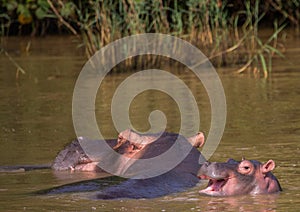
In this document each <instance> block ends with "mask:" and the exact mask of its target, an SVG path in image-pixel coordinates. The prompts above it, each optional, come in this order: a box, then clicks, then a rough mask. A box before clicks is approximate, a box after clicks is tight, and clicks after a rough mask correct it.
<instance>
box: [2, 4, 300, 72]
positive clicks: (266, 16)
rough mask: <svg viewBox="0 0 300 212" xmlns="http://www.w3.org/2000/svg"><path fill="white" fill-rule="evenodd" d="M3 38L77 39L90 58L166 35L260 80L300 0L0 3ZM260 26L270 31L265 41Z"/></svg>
mask: <svg viewBox="0 0 300 212" xmlns="http://www.w3.org/2000/svg"><path fill="white" fill-rule="evenodd" d="M0 3H1V4H0V5H1V6H0V12H1V13H0V24H1V30H0V32H1V34H2V36H5V35H22V34H31V35H47V34H53V33H55V34H58V33H72V34H75V35H79V36H80V38H81V39H82V42H83V44H84V46H85V48H86V53H87V55H88V56H89V57H90V56H91V55H93V54H94V53H95V52H96V51H97V50H98V49H100V48H101V47H103V46H105V45H106V44H108V43H110V42H112V41H114V40H116V39H119V38H122V37H124V36H128V35H134V34H139V33H149V32H152V33H165V34H171V35H174V36H178V37H180V38H183V39H185V40H187V41H189V42H191V43H192V44H195V45H197V46H198V47H200V48H201V50H204V53H205V54H206V55H207V56H208V57H209V58H210V59H211V60H212V61H213V63H214V64H215V65H219V66H226V65H237V67H240V68H239V70H238V71H239V72H243V71H245V70H247V69H251V70H254V71H256V72H258V71H259V70H262V71H261V73H263V75H264V76H267V75H268V73H269V72H270V71H271V64H272V57H273V56H274V55H280V56H282V54H281V53H280V48H279V40H278V36H279V33H280V32H281V31H282V29H283V28H284V27H286V26H288V27H292V28H295V29H298V28H299V23H300V9H299V5H300V0H290V1H284V0H266V1H262V0H261V1H259V0H227V1H226V0H186V1H179V0H149V1H143V0H95V1H91V0H76V1H69V0H20V1H16V0H0ZM261 28H271V29H272V30H273V32H272V33H270V35H269V37H268V38H264V39H263V38H262V37H261V36H260V35H259V30H260V29H261Z"/></svg>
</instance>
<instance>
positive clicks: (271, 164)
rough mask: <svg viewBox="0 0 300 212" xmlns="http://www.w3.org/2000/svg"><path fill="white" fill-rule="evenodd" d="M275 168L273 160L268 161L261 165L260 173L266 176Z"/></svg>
mask: <svg viewBox="0 0 300 212" xmlns="http://www.w3.org/2000/svg"><path fill="white" fill-rule="evenodd" d="M274 168H275V162H274V161H273V160H269V161H268V162H266V163H264V164H263V165H262V173H263V174H266V173H268V172H270V171H272V170H273V169H274Z"/></svg>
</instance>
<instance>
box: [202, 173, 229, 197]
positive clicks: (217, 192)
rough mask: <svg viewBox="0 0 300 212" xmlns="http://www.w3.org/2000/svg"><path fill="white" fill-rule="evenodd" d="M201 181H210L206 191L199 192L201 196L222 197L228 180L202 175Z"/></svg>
mask: <svg viewBox="0 0 300 212" xmlns="http://www.w3.org/2000/svg"><path fill="white" fill-rule="evenodd" d="M199 178H200V179H203V180H204V179H208V180H209V181H208V185H207V187H206V188H205V189H202V190H200V191H199V193H200V194H206V195H210V196H222V195H224V194H223V189H222V188H223V187H224V186H225V185H226V183H227V181H228V178H218V179H216V178H212V177H209V176H206V175H202V176H200V177H199Z"/></svg>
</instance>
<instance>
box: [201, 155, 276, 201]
mask: <svg viewBox="0 0 300 212" xmlns="http://www.w3.org/2000/svg"><path fill="white" fill-rule="evenodd" d="M274 168H275V162H274V161H273V160H269V161H268V162H266V163H264V164H262V163H261V162H259V161H256V160H244V159H243V160H242V161H240V162H239V161H235V160H233V159H229V160H228V161H227V162H226V163H216V162H213V163H210V162H206V163H204V164H203V165H202V167H201V168H200V170H199V172H198V177H199V178H200V179H208V180H209V183H208V186H207V188H205V189H203V190H201V191H200V194H206V195H210V196H231V195H241V194H263V193H274V192H278V191H281V187H280V184H279V182H278V180H277V178H276V177H275V176H274V175H273V174H272V173H271V171H272V170H273V169H274Z"/></svg>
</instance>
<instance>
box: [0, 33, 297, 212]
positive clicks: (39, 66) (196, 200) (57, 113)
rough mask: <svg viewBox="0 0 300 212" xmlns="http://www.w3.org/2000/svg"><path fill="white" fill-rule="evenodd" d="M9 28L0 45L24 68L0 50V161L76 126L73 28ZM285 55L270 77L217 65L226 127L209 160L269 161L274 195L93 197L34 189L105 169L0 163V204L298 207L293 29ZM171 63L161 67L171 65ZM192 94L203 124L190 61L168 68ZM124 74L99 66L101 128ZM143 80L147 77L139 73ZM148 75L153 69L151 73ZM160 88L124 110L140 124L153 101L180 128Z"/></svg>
mask: <svg viewBox="0 0 300 212" xmlns="http://www.w3.org/2000/svg"><path fill="white" fill-rule="evenodd" d="M29 40H30V38H21V39H20V38H9V39H7V40H6V41H5V42H4V44H5V45H4V47H5V48H6V49H7V51H8V52H9V53H10V55H11V56H12V57H13V58H15V60H16V61H17V62H18V63H19V64H20V65H21V66H22V67H23V68H24V69H25V70H26V74H25V75H19V79H16V68H15V67H14V66H13V64H12V63H11V62H10V61H9V60H8V59H7V57H5V56H4V55H3V54H2V55H0V111H1V112H0V131H1V134H0V165H15V164H47V163H51V161H52V160H53V158H54V157H55V155H56V154H57V152H58V151H59V150H61V149H62V148H63V147H64V146H65V144H67V143H68V142H69V141H71V140H72V139H73V138H74V137H75V136H76V135H75V132H74V129H73V125H72V94H73V88H74V85H75V81H76V78H77V76H78V74H79V72H80V70H81V68H82V66H83V64H84V63H85V57H84V55H83V51H82V49H78V48H76V46H77V45H78V43H77V42H76V40H75V39H74V38H70V37H46V38H43V39H31V46H30V50H29V52H26V51H25V50H24V49H25V48H26V45H27V44H28V41H29ZM285 54H286V58H285V59H280V58H276V59H275V60H274V69H273V72H272V74H271V76H270V77H269V78H268V79H262V78H255V77H253V75H251V74H243V75H235V74H232V73H231V72H228V70H225V69H224V70H221V69H219V70H218V73H219V75H220V78H221V81H222V83H223V86H224V90H225V95H226V100H227V122H226V128H225V132H224V135H223V138H222V141H221V142H220V144H219V146H218V148H217V150H216V151H215V153H214V154H213V156H212V158H210V160H211V161H225V160H227V159H228V158H234V159H240V158H242V157H243V156H244V157H246V158H248V159H257V160H260V161H267V160H268V159H273V160H274V161H275V162H276V165H277V168H276V169H275V171H274V174H275V175H276V176H277V177H278V179H279V181H280V182H281V185H282V187H283V189H284V191H283V192H282V193H280V194H279V195H258V196H241V197H229V198H218V197H205V196H199V195H198V190H199V189H200V187H203V185H201V186H198V187H195V188H193V189H191V190H189V191H186V192H183V193H178V194H174V195H170V196H166V197H162V198H157V199H151V200H114V201H102V200H93V199H92V198H91V197H92V195H93V194H94V193H93V192H90V193H89V192H85V193H67V194H57V195H35V194H34V192H36V191H39V190H42V189H46V188H51V187H54V186H59V185H63V184H66V183H71V182H76V181H81V180H86V179H92V178H97V177H102V176H104V175H102V174H86V173H83V174H82V173H77V174H76V173H75V174H74V173H73V174H71V173H61V174H59V175H58V174H57V173H53V172H52V171H51V170H37V171H31V172H25V173H0V211H22V210H28V211H42V210H45V211H114V210H115V211H297V210H299V209H300V191H299V190H300V186H299V181H298V180H300V177H299V176H300V175H299V174H300V172H299V170H300V169H299V165H300V164H299V158H300V156H299V153H300V150H299V148H300V145H299V140H300V107H299V106H300V98H299V95H300V71H299V70H300V60H299V56H300V38H299V36H296V35H295V36H293V35H289V36H288V40H287V44H286V52H285ZM172 68H173V67H166V69H172ZM172 71H174V73H175V72H176V73H177V75H178V76H179V77H180V78H181V79H183V80H184V82H185V83H186V84H187V85H188V86H189V87H190V89H191V90H192V92H193V95H194V96H195V98H196V100H197V103H198V106H199V112H200V115H201V129H200V130H202V131H204V132H206V133H208V131H209V126H210V104H209V100H208V97H207V94H206V92H205V89H204V88H203V87H202V85H201V82H199V80H197V78H195V77H194V75H192V74H190V73H189V72H188V71H183V70H172ZM129 75H130V73H127V74H112V75H109V76H106V78H105V81H104V82H103V84H102V85H101V88H100V89H101V92H99V93H101V96H99V95H98V96H97V101H96V104H97V108H98V109H97V110H96V116H97V121H98V125H99V126H100V127H101V131H102V132H103V135H105V137H107V138H113V137H116V136H117V132H116V130H115V129H114V127H113V122H112V118H111V115H110V101H111V97H112V96H113V93H114V91H115V89H116V88H117V86H118V84H119V83H120V82H122V81H123V80H124V78H125V77H126V76H129ZM145 80H147V79H145ZM148 80H151V79H148ZM172 101H173V100H172V99H170V98H169V97H168V96H167V95H164V94H162V93H159V92H156V93H155V92H154V93H151V92H145V93H143V94H141V95H139V96H138V97H137V98H136V99H134V101H133V102H132V106H131V109H130V115H131V120H132V123H133V125H134V126H135V127H136V128H137V129H140V130H146V129H147V128H149V123H148V115H149V114H150V112H151V111H153V110H154V109H160V110H162V111H163V112H164V113H165V114H166V117H167V120H168V124H167V130H168V131H175V132H176V131H178V129H179V124H180V118H179V117H180V116H179V110H178V108H177V107H176V105H175V104H174V103H173V102H172Z"/></svg>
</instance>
